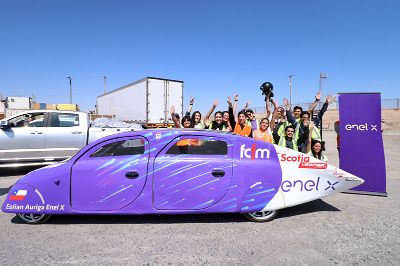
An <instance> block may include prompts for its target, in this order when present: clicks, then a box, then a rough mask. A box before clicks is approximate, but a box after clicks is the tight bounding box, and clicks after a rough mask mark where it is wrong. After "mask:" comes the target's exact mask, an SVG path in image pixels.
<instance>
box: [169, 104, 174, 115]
mask: <svg viewBox="0 0 400 266" xmlns="http://www.w3.org/2000/svg"><path fill="white" fill-rule="evenodd" d="M169 113H170V114H171V115H173V114H175V106H171V108H170V109H169Z"/></svg>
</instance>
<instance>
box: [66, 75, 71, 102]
mask: <svg viewBox="0 0 400 266" xmlns="http://www.w3.org/2000/svg"><path fill="white" fill-rule="evenodd" d="M67 79H69V103H72V78H71V77H67Z"/></svg>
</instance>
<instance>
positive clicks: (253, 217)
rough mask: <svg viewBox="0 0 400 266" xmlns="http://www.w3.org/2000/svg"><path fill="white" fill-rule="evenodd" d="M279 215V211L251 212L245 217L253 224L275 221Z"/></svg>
mask: <svg viewBox="0 0 400 266" xmlns="http://www.w3.org/2000/svg"><path fill="white" fill-rule="evenodd" d="M277 214H278V210H275V211H265V212H251V213H244V214H243V215H244V216H245V217H246V218H247V219H249V220H250V221H252V222H257V223H264V222H269V221H272V220H273V219H275V217H276V215H277Z"/></svg>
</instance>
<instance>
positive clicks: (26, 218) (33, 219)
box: [17, 213, 51, 224]
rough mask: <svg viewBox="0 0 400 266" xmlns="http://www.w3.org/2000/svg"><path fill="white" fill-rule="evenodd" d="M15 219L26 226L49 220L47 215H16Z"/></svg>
mask: <svg viewBox="0 0 400 266" xmlns="http://www.w3.org/2000/svg"><path fill="white" fill-rule="evenodd" d="M17 217H18V218H19V219H20V220H21V221H23V222H25V223H27V224H41V223H44V222H46V221H47V220H48V219H50V217H51V215H48V214H31V213H29V214H28V213H17Z"/></svg>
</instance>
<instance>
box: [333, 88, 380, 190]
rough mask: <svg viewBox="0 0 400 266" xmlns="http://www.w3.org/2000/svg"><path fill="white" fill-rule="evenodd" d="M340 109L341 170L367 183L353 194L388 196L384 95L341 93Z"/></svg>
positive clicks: (357, 188)
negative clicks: (363, 193) (382, 106)
mask: <svg viewBox="0 0 400 266" xmlns="http://www.w3.org/2000/svg"><path fill="white" fill-rule="evenodd" d="M339 107H340V108H339V110H340V112H339V117H340V168H341V169H343V170H345V171H348V172H350V173H352V174H354V175H356V176H358V177H360V178H362V179H364V180H365V183H364V184H362V185H360V186H358V187H356V188H354V189H353V190H355V191H363V192H366V193H367V194H376V195H386V166H385V154H384V150H383V140H382V131H381V95H380V93H341V94H340V96H339Z"/></svg>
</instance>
